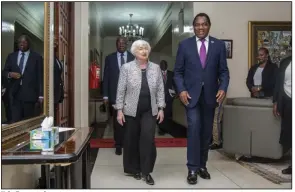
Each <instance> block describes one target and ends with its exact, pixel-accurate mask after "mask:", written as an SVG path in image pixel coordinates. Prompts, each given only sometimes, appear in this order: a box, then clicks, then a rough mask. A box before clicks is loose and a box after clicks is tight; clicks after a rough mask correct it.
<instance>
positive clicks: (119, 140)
mask: <svg viewBox="0 0 295 192" xmlns="http://www.w3.org/2000/svg"><path fill="white" fill-rule="evenodd" d="M112 110H113V111H112V115H113V126H114V140H115V147H116V148H122V147H123V139H124V128H123V127H122V126H121V125H120V124H119V123H118V121H117V110H115V109H114V108H113V109H112Z"/></svg>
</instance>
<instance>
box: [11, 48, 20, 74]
mask: <svg viewBox="0 0 295 192" xmlns="http://www.w3.org/2000/svg"><path fill="white" fill-rule="evenodd" d="M17 59H18V52H15V54H14V57H13V62H12V63H13V64H14V65H15V66H16V67H17V68H18V71H19V73H21V71H20V68H19V66H18V63H17Z"/></svg>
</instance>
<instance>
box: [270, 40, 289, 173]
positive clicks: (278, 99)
mask: <svg viewBox="0 0 295 192" xmlns="http://www.w3.org/2000/svg"><path fill="white" fill-rule="evenodd" d="M291 46H292V39H291V40H290V47H291ZM291 90H292V55H290V56H288V57H287V58H285V59H283V60H282V61H281V63H280V68H279V74H278V78H277V81H276V86H275V89H274V96H273V113H274V115H275V116H276V117H281V135H280V144H282V146H283V151H284V153H286V152H288V151H290V150H291V149H292V91H291ZM291 163H292V158H291ZM282 173H283V174H292V164H291V165H290V166H289V167H288V168H286V169H284V170H282Z"/></svg>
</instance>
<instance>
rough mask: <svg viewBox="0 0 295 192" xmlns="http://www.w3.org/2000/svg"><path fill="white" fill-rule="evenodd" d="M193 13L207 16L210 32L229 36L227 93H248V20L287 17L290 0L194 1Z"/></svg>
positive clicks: (226, 37) (221, 36) (227, 37)
mask: <svg viewBox="0 0 295 192" xmlns="http://www.w3.org/2000/svg"><path fill="white" fill-rule="evenodd" d="M193 8H194V15H197V14H198V13H200V12H205V13H207V14H208V15H209V16H210V19H211V23H212V27H211V30H210V35H212V36H214V37H217V38H220V39H232V40H233V59H228V67H229V70H230V77H231V79H230V85H229V89H228V97H249V96H250V95H249V92H248V90H247V88H246V85H245V81H246V77H247V73H248V21H291V15H292V10H291V9H292V4H291V2H194V5H193Z"/></svg>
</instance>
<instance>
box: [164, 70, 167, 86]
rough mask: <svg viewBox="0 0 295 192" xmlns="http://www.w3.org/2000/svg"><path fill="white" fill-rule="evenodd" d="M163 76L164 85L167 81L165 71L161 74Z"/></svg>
mask: <svg viewBox="0 0 295 192" xmlns="http://www.w3.org/2000/svg"><path fill="white" fill-rule="evenodd" d="M163 76H164V83H166V81H167V73H166V72H165V71H164V72H163Z"/></svg>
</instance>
